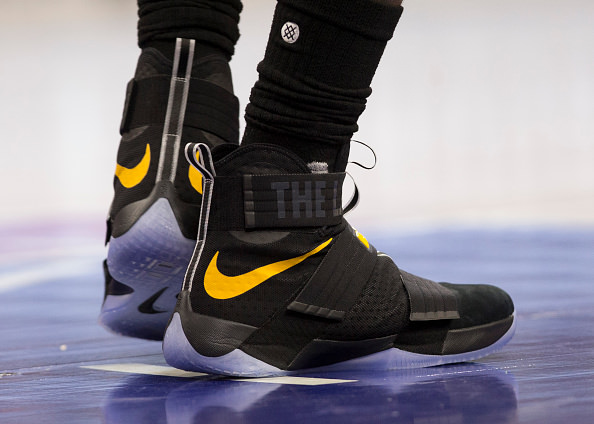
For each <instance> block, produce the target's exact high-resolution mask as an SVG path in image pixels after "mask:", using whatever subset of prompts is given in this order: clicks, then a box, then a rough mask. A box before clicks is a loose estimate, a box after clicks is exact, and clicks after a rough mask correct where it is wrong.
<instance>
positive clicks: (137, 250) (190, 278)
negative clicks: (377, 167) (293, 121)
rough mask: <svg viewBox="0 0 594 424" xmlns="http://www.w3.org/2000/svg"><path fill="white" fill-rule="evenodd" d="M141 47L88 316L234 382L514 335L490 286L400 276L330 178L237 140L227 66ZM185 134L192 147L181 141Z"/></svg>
mask: <svg viewBox="0 0 594 424" xmlns="http://www.w3.org/2000/svg"><path fill="white" fill-rule="evenodd" d="M194 53H195V52H194V42H193V41H192V40H184V39H178V40H177V43H176V50H175V56H174V59H173V61H170V60H168V59H166V58H165V57H163V56H162V55H161V54H160V53H159V52H158V51H157V50H153V49H145V50H144V51H143V53H142V55H141V58H140V60H139V63H138V67H137V71H136V74H135V77H134V79H133V80H132V81H131V82H130V84H129V86H128V92H127V98H126V106H125V110H124V117H123V120H122V127H121V133H122V140H121V144H120V148H119V151H118V156H117V163H118V164H117V167H116V174H115V179H114V187H115V196H114V200H113V203H112V206H111V210H110V213H109V219H108V235H107V242H108V245H109V248H108V254H107V260H106V262H105V265H104V271H105V277H106V284H105V299H104V302H103V306H102V309H101V315H100V322H101V323H102V324H103V325H104V326H105V327H107V328H109V329H110V330H112V331H114V332H116V333H119V334H123V335H128V336H133V337H140V338H146V339H155V340H161V339H163V351H164V355H165V358H166V360H167V361H168V363H170V364H171V365H172V366H175V367H177V368H181V369H185V370H190V371H199V372H207V373H216V374H224V375H234V376H267V375H280V374H285V373H290V372H294V371H298V370H304V369H311V368H318V367H324V368H323V369H349V368H350V367H352V368H356V369H367V368H371V369H390V368H410V367H421V366H431V365H439V364H445V363H452V362H461V361H468V360H473V359H476V358H479V357H482V356H484V355H487V354H489V353H492V352H494V351H497V350H499V349H500V348H501V347H503V345H505V344H506V343H507V342H508V341H509V340H510V339H511V337H512V335H513V332H514V328H515V320H514V306H513V303H512V301H511V299H510V297H509V296H508V295H507V294H506V293H505V292H503V291H502V290H500V289H498V288H496V287H493V286H488V285H453V284H447V283H439V284H438V283H435V282H433V281H429V280H426V279H423V278H420V277H417V276H415V275H412V274H409V273H407V272H405V271H403V270H400V269H399V268H398V267H397V266H396V265H395V264H394V262H393V260H392V259H391V258H390V257H389V256H388V255H386V254H384V253H381V252H378V251H377V250H376V249H375V248H374V247H373V245H371V244H370V243H369V242H368V241H367V240H366V239H365V238H364V237H363V236H362V235H361V234H359V233H358V232H357V231H355V230H354V229H353V228H352V227H351V226H350V225H349V224H348V223H347V222H346V220H345V219H344V217H343V209H342V198H341V187H342V181H343V179H344V173H333V172H327V170H325V169H324V167H323V166H320V164H319V163H314V164H307V163H305V162H304V161H302V160H301V159H300V158H299V157H297V156H296V155H294V154H293V153H292V152H290V151H287V150H285V149H282V148H280V147H277V146H271V145H265V144H260V145H259V144H251V145H247V146H239V145H238V139H239V134H238V132H239V130H238V127H239V126H238V115H239V110H238V102H237V99H236V98H235V97H234V95H233V94H232V90H233V89H232V86H231V78H230V72H229V68H228V65H227V63H226V62H225V61H222V60H219V59H217V58H216V57H207V58H201V59H200V60H195V59H194ZM187 142H191V143H187Z"/></svg>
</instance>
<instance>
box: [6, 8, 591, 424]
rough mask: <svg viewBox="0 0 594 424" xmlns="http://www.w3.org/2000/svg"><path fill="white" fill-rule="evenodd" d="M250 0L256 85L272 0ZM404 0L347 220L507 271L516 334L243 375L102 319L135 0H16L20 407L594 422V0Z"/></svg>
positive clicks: (410, 248)
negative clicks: (200, 369) (357, 364)
mask: <svg viewBox="0 0 594 424" xmlns="http://www.w3.org/2000/svg"><path fill="white" fill-rule="evenodd" d="M518 3H521V4H518ZM244 4H245V11H244V12H243V14H242V23H241V31H242V38H241V40H240V42H239V45H238V51H237V55H236V57H235V58H234V60H233V62H232V67H233V71H234V76H235V84H236V92H237V94H238V97H239V98H240V101H241V104H242V106H245V104H246V102H247V98H248V96H249V89H250V87H251V84H252V83H253V81H254V80H255V78H256V74H255V66H256V64H257V62H258V61H259V60H260V58H261V56H262V54H263V48H264V44H265V41H266V37H267V32H268V25H269V22H270V16H271V14H272V10H273V6H274V2H273V1H272V0H270V1H265V0H257V1H256V0H254V1H253V2H249V4H248V1H245V2H244ZM405 6H406V12H405V15H404V17H403V20H402V22H401V24H400V26H399V28H398V30H397V37H396V38H395V39H394V40H393V42H392V43H391V44H390V45H389V48H388V49H387V50H386V54H385V56H384V59H383V61H382V64H381V65H380V70H378V74H377V76H376V79H375V80H374V86H373V88H374V94H373V95H372V97H371V98H370V103H369V107H368V109H367V111H366V112H365V114H364V115H363V117H362V118H361V121H360V126H361V130H360V131H359V133H357V135H356V136H355V138H357V139H359V140H362V141H365V142H367V143H368V144H370V145H372V146H373V148H374V149H375V151H376V153H377V155H378V158H379V161H378V165H377V168H376V169H374V170H372V171H368V172H363V171H362V170H359V169H357V168H353V169H352V174H353V176H354V179H355V180H356V181H357V184H358V186H359V188H360V190H361V192H362V203H361V205H360V206H359V208H358V209H357V210H355V211H354V212H353V213H352V216H351V217H350V221H351V222H352V223H353V224H354V225H355V226H356V227H357V228H358V229H359V230H360V231H361V232H363V233H364V234H365V236H366V237H367V238H368V239H369V240H370V241H372V242H373V243H374V245H375V246H376V247H377V248H378V249H380V250H382V251H384V252H386V253H388V254H389V255H390V256H391V257H393V258H394V259H395V261H396V263H397V264H398V265H399V266H400V267H402V268H403V269H405V270H407V271H409V272H412V273H416V274H418V275H422V276H426V277H428V278H431V279H434V280H437V281H451V282H468V283H475V282H484V283H493V284H496V285H499V286H501V287H502V288H504V289H505V290H507V291H508V292H509V293H510V294H511V296H512V297H513V299H514V302H515V305H516V310H517V317H518V327H517V332H516V335H515V337H514V338H513V339H512V341H511V342H510V343H509V344H508V345H507V346H506V347H505V348H504V349H503V350H502V351H500V352H498V353H496V354H494V355H491V356H488V357H486V358H483V359H481V360H478V361H474V362H472V363H463V364H456V365H450V366H442V367H432V368H425V369H418V370H406V371H402V370H391V371H385V372H374V373H370V372H325V373H320V372H315V371H310V372H308V373H302V374H298V375H294V376H290V377H282V378H265V379H232V378H222V377H216V376H211V375H202V374H196V373H187V372H183V371H179V370H175V369H173V368H170V367H169V366H168V365H167V364H166V363H165V361H164V360H163V356H162V354H161V346H160V344H159V343H158V342H149V341H142V340H135V339H130V338H123V337H119V336H116V335H113V334H110V333H109V332H107V331H106V330H104V329H103V328H102V327H100V326H99V325H98V324H97V315H98V312H99V308H100V304H101V301H102V297H103V276H102V269H101V262H102V260H103V258H104V256H105V248H104V246H103V238H104V224H103V221H104V217H105V213H106V211H107V208H108V205H109V202H110V197H111V187H110V183H111V180H112V173H113V169H114V166H115V164H114V162H115V151H116V148H117V139H118V137H117V128H118V124H119V117H120V114H121V107H122V104H123V97H124V87H125V84H126V82H127V79H128V78H129V77H130V76H131V75H132V73H133V69H134V62H135V59H136V56H137V53H138V52H137V50H136V48H135V25H136V22H135V12H136V10H135V4H134V1H133V0H129V1H126V2H123V1H115V0H112V1H102V2H97V1H95V0H58V1H55V2H45V1H41V0H25V1H22V0H3V1H2V3H1V4H0V53H2V59H1V61H0V93H1V97H0V112H1V113H0V128H2V131H3V138H2V141H1V146H2V154H1V155H0V177H1V179H2V181H3V182H4V183H3V187H2V201H1V205H2V206H1V209H0V338H1V342H0V346H1V347H0V422H1V423H3V424H4V423H7V424H13V423H14V424H17V423H18V424H22V423H24V424H29V423H62V422H64V423H170V424H171V423H190V422H192V423H269V422H270V423H272V422H274V423H277V422H287V423H292V422H295V423H307V422H309V423H325V424H328V423H335V422H336V423H338V422H340V423H345V422H346V423H351V422H353V423H384V422H390V423H391V422H394V423H440V424H441V423H481V424H482V423H487V424H489V423H563V424H587V423H592V422H594V418H593V417H594V167H593V166H592V163H594V143H592V140H593V139H594V121H592V119H591V117H592V116H594V101H593V100H592V99H594V78H593V77H592V75H594V61H593V60H592V54H591V52H592V51H594V37H592V29H591V22H593V21H594V4H593V3H592V2H589V1H585V0H568V1H566V2H562V3H559V2H554V1H551V0H539V1H536V0H524V1H522V2H517V1H512V0H501V1H499V2H495V3H494V2H483V1H479V2H477V1H474V2H470V1H462V0H460V1H451V2H443V1H440V0H426V1H420V0H419V1H416V0H410V1H409V0H407V1H406V2H405ZM353 156H354V158H355V159H356V160H359V161H361V162H364V161H369V160H370V157H369V152H366V151H365V150H362V151H359V150H357V149H356V148H355V149H354V151H353Z"/></svg>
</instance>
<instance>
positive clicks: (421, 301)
mask: <svg viewBox="0 0 594 424" xmlns="http://www.w3.org/2000/svg"><path fill="white" fill-rule="evenodd" d="M400 275H401V278H402V282H403V283H404V287H405V288H406V291H407V292H408V298H409V300H410V320H411V321H434V320H441V319H458V318H460V314H459V313H458V302H457V300H456V295H455V294H454V292H452V291H451V290H450V289H448V288H446V287H444V286H442V285H441V284H437V283H435V282H433V281H430V280H425V279H424V278H420V277H417V276H416V275H413V274H409V273H408V272H405V271H400Z"/></svg>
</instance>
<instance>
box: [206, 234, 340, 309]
mask: <svg viewBox="0 0 594 424" xmlns="http://www.w3.org/2000/svg"><path fill="white" fill-rule="evenodd" d="M331 241H332V239H330V240H328V241H326V242H324V243H322V244H320V245H319V246H318V247H316V248H315V249H313V250H311V251H309V252H307V253H305V254H303V255H301V256H298V257H296V258H291V259H286V260H284V261H279V262H274V263H271V264H268V265H264V266H262V267H260V268H256V269H254V270H253V271H250V272H247V273H245V274H241V275H236V276H233V277H230V276H227V275H225V274H222V273H221V272H220V271H219V269H218V267H217V260H218V257H219V252H217V253H215V255H214V256H213V258H212V259H211V261H210V263H209V264H208V268H207V269H206V273H205V274H204V289H205V290H206V293H208V295H209V296H211V297H212V298H214V299H220V300H224V299H231V298H233V297H237V296H239V295H242V294H244V293H246V292H247V291H249V290H251V289H253V288H254V287H256V286H259V285H260V284H262V283H263V282H265V281H266V280H268V279H269V278H272V277H274V276H275V275H278V274H280V273H281V272H283V271H286V270H288V269H289V268H292V267H294V266H295V265H297V264H299V263H301V262H303V261H304V260H306V259H307V258H309V257H310V256H312V255H315V254H316V253H318V252H319V251H320V250H322V249H324V248H325V247H326V246H328V244H330V242H331Z"/></svg>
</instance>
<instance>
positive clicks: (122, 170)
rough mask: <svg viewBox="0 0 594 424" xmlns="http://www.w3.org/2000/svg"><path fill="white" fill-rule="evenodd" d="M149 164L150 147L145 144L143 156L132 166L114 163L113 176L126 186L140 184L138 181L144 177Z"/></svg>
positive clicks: (130, 186)
mask: <svg viewBox="0 0 594 424" xmlns="http://www.w3.org/2000/svg"><path fill="white" fill-rule="evenodd" d="M150 164H151V148H150V147H149V145H148V144H147V145H146V150H145V152H144V156H143V157H142V159H141V160H140V162H139V163H138V165H136V166H135V167H133V168H126V167H123V166H121V165H120V164H119V163H116V171H115V176H116V177H118V179H119V180H120V183H122V185H123V186H124V187H126V188H132V187H134V186H137V185H138V184H140V182H141V181H142V180H143V179H144V177H146V174H147V173H148V170H149V165H150Z"/></svg>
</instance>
